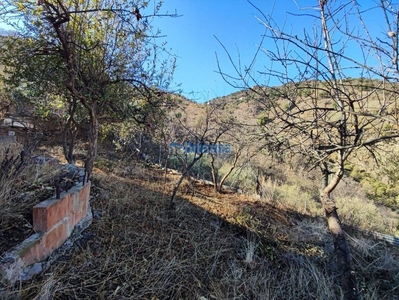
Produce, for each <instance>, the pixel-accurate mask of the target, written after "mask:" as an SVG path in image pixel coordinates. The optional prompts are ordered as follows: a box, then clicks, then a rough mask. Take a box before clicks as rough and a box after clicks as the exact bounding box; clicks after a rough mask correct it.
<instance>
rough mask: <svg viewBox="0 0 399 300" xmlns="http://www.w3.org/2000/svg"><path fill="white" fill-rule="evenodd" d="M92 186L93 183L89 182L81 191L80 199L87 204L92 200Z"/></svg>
mask: <svg viewBox="0 0 399 300" xmlns="http://www.w3.org/2000/svg"><path fill="white" fill-rule="evenodd" d="M90 186H91V182H90V181H89V182H88V183H87V184H86V185H85V186H84V187H83V188H82V189H81V190H80V191H79V199H80V200H83V201H84V202H85V203H87V202H88V201H89V199H90Z"/></svg>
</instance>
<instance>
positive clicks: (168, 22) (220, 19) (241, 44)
mask: <svg viewBox="0 0 399 300" xmlns="http://www.w3.org/2000/svg"><path fill="white" fill-rule="evenodd" d="M252 3H253V4H254V5H256V6H257V7H258V8H259V9H260V10H261V11H262V12H263V13H264V14H266V15H268V14H270V15H272V16H273V18H275V19H278V20H279V21H280V22H282V23H283V22H284V20H286V19H287V11H289V12H292V13H299V10H298V7H297V6H296V5H295V2H294V1H293V0H280V1H274V0H253V1H252ZM297 3H298V5H301V6H302V5H303V6H306V5H310V4H311V3H312V4H313V5H314V4H317V1H309V0H307V1H304V0H302V1H301V0H298V1H297ZM163 11H169V12H170V13H174V12H175V11H176V12H177V13H178V14H180V15H182V16H181V17H179V18H162V19H160V20H159V19H158V20H156V24H157V25H158V27H159V28H160V29H161V31H162V33H163V34H165V35H167V38H166V40H167V41H168V45H169V47H171V48H172V52H173V53H175V54H176V55H177V56H178V59H177V70H176V72H175V77H174V79H175V82H176V83H181V88H182V89H183V95H185V96H186V97H188V98H190V99H193V100H196V101H200V102H203V101H207V100H210V99H213V98H216V97H218V96H224V95H227V94H230V93H232V92H234V91H237V90H236V89H234V88H233V87H231V86H230V85H229V84H227V83H226V82H225V81H224V80H223V79H222V77H221V76H220V74H218V73H217V72H216V71H217V69H218V66H217V60H216V55H215V53H217V54H218V57H219V59H220V62H221V65H222V67H223V71H225V72H226V73H228V74H232V73H233V70H232V68H231V65H230V64H229V63H228V60H227V56H226V54H225V52H224V50H223V48H222V46H221V45H220V44H219V42H218V41H217V39H216V38H215V36H216V37H217V38H218V39H219V40H220V42H221V43H223V45H224V46H225V47H226V48H227V49H228V50H229V51H230V52H231V55H232V56H233V59H234V60H235V61H238V53H239V55H240V59H241V63H242V65H243V66H245V65H249V64H250V62H251V60H252V58H253V55H254V53H255V52H256V50H257V45H258V44H259V42H260V40H261V36H262V34H264V26H263V25H262V24H260V22H259V21H258V20H257V19H256V16H258V17H261V14H260V12H259V11H257V10H256V9H255V8H254V7H253V6H251V4H250V3H248V1H247V0H165V2H164V4H163ZM290 19H295V18H292V16H291V17H290ZM302 21H303V19H302ZM310 22H312V21H310ZM306 25H310V26H312V25H311V24H303V23H302V24H301V23H297V24H292V26H297V27H298V26H299V27H301V28H304V27H305V26H306ZM289 27H291V24H286V29H288V30H289V29H290V28H289ZM297 29H299V28H297ZM260 63H261V62H259V61H258V64H260Z"/></svg>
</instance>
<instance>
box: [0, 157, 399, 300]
mask: <svg viewBox="0 0 399 300" xmlns="http://www.w3.org/2000/svg"><path fill="white" fill-rule="evenodd" d="M107 157H109V153H108V152H104V151H102V153H101V156H100V158H99V160H98V162H97V167H96V169H95V174H94V178H93V190H92V194H93V199H92V201H91V205H92V209H93V216H94V221H93V224H92V226H91V227H90V228H89V229H88V230H86V231H85V232H84V234H83V238H82V239H81V240H80V241H79V243H78V244H77V245H75V247H74V248H73V250H72V251H70V252H68V253H64V254H63V255H62V256H61V258H59V259H58V260H57V261H56V262H55V263H53V264H52V266H51V267H50V269H49V270H47V271H46V272H44V273H42V274H41V275H39V276H37V277H35V278H33V279H32V280H31V281H29V282H23V283H21V284H19V285H18V286H15V287H3V288H2V290H0V295H1V297H2V299H78V298H79V299H80V298H89V299H94V298H95V299H336V295H339V294H340V290H339V288H338V286H337V285H336V276H337V273H336V270H335V269H334V268H331V265H332V261H333V260H334V259H335V256H334V254H333V244H332V241H331V238H330V236H329V234H328V231H327V228H326V225H325V221H324V219H323V217H322V216H321V215H320V216H316V215H312V214H311V213H309V212H307V210H306V209H305V210H303V211H302V212H298V211H296V210H294V209H293V208H292V207H293V206H292V205H290V203H289V202H286V201H285V200H284V199H282V198H280V197H276V198H275V199H274V200H273V199H259V198H258V197H256V196H250V195H242V194H241V195H239V194H233V193H227V192H226V193H224V194H215V193H214V191H213V189H212V188H210V187H208V186H204V185H203V184H201V183H199V182H189V181H184V183H183V185H182V187H181V190H180V193H179V197H178V199H177V203H176V208H175V210H173V211H170V210H168V209H167V204H168V201H169V198H170V194H171V191H172V189H173V187H174V184H175V182H176V180H177V178H178V175H173V174H168V175H167V176H166V177H165V174H164V171H163V170H160V169H158V168H156V167H151V166H145V165H143V164H142V163H141V162H139V161H132V160H130V159H126V158H127V157H119V158H118V159H116V158H117V157H118V156H115V154H114V155H113V157H114V159H109V158H107ZM285 188H286V189H287V188H288V186H287V185H286V186H285ZM276 189H277V188H276ZM299 195H300V196H301V197H304V193H303V192H300V194H299ZM308 205H309V209H310V210H311V205H317V204H316V203H315V204H311V203H308ZM290 207H291V208H290ZM346 230H347V232H348V234H349V237H350V239H349V240H350V244H351V247H352V249H353V256H354V259H355V261H356V263H357V270H358V272H359V273H358V276H359V282H361V284H362V287H363V295H364V298H363V299H395V298H394V297H395V295H397V289H398V287H399V264H398V261H399V260H398V258H399V252H398V249H397V248H392V247H389V246H387V245H385V244H384V243H382V242H379V241H376V240H373V239H372V238H371V237H370V236H367V235H366V234H365V233H362V231H361V228H355V227H350V226H346Z"/></svg>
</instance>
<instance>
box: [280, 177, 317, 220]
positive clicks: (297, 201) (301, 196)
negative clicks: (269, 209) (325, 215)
mask: <svg viewBox="0 0 399 300" xmlns="http://www.w3.org/2000/svg"><path fill="white" fill-rule="evenodd" d="M277 192H278V195H279V200H278V202H279V203H280V204H283V205H286V206H288V207H291V208H293V209H295V210H297V211H299V212H303V213H306V212H307V213H310V214H312V215H317V214H320V212H321V204H320V203H318V202H316V201H315V200H314V197H312V195H311V194H310V193H309V192H307V191H304V190H303V189H302V188H301V187H300V186H298V185H288V184H283V185H281V186H279V187H278V188H277Z"/></svg>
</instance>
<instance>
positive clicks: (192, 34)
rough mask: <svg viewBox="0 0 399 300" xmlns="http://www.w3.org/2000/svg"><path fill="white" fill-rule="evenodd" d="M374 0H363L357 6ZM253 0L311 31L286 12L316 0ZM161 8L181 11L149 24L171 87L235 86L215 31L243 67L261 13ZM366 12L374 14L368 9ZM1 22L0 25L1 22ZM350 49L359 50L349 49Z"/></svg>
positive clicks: (235, 1)
mask: <svg viewBox="0 0 399 300" xmlns="http://www.w3.org/2000/svg"><path fill="white" fill-rule="evenodd" d="M376 1H377V0H362V1H361V5H362V8H365V7H366V6H369V5H370V4H373V3H376ZM377 2H378V1H377ZM252 3H253V4H254V5H255V6H256V7H258V8H259V9H260V10H261V11H262V12H263V13H264V14H265V15H271V16H272V17H273V19H274V20H276V22H278V25H279V26H283V27H284V30H285V31H286V32H291V33H292V32H295V34H296V33H298V35H301V36H302V35H303V31H304V30H305V29H306V30H307V31H312V27H313V25H314V24H313V22H315V20H314V19H312V18H308V17H294V16H292V15H290V14H289V13H293V14H300V13H313V14H316V15H317V14H318V12H317V11H315V10H313V11H312V10H300V9H299V7H301V8H306V7H310V6H312V5H313V6H314V5H317V3H318V1H317V0H280V1H279V0H252ZM165 12H169V13H175V12H177V13H178V14H179V15H181V17H179V18H170V17H162V18H156V19H155V20H154V25H155V26H156V27H158V28H159V29H160V30H161V31H162V34H164V35H166V38H165V40H166V41H167V43H168V44H167V48H168V49H169V48H171V53H173V54H175V55H176V56H177V69H176V71H175V76H174V85H172V88H173V87H177V85H178V84H181V86H180V88H181V89H182V92H183V95H184V96H186V97H187V98H189V99H192V100H195V101H198V102H204V101H208V100H210V99H213V98H216V97H219V96H224V95H227V94H230V93H232V92H235V91H237V89H235V88H233V87H231V86H230V85H229V84H228V83H226V82H225V81H224V80H223V78H222V77H221V75H220V74H218V73H217V69H218V67H217V60H216V55H215V54H216V53H217V55H218V57H219V62H220V65H221V67H222V70H223V71H224V72H225V73H227V74H234V70H233V68H232V66H231V64H230V63H229V61H228V59H227V55H226V53H225V52H224V50H223V47H222V46H221V45H220V44H219V42H218V41H217V39H216V38H215V36H216V37H217V38H218V39H219V40H220V42H221V43H223V45H224V46H225V47H226V49H227V50H228V51H229V52H230V54H231V56H232V59H233V60H234V61H235V62H238V60H239V57H240V59H241V65H242V66H243V67H244V66H248V65H249V64H250V63H251V61H252V58H253V56H254V54H255V52H256V50H257V46H258V44H259V43H260V41H261V37H262V35H263V34H264V33H265V27H264V26H263V25H262V24H260V22H259V21H258V20H257V19H256V17H260V18H261V19H262V16H261V13H260V12H259V11H258V10H257V9H255V8H254V7H253V6H252V5H251V4H250V3H249V2H248V1H247V0H164V4H163V6H162V9H161V13H165ZM370 15H371V16H372V17H374V16H373V12H371V13H370ZM382 23H383V22H382ZM372 26H373V27H374V28H370V29H371V30H372V31H373V32H374V33H375V32H377V33H383V32H385V33H386V28H384V24H382V25H381V24H378V22H374V23H372ZM0 27H4V26H3V25H2V24H0ZM160 42H161V41H160ZM263 46H264V47H265V48H272V47H273V43H272V42H270V41H269V42H266V43H265V44H264V45H263ZM349 50H350V51H351V52H353V51H358V50H357V49H356V50H354V48H352V49H349ZM263 66H268V67H270V62H269V61H267V60H266V58H265V55H262V54H261V55H259V57H258V59H257V61H256V68H254V69H256V70H262V67H263ZM263 80H264V79H262V78H260V79H259V82H260V83H263V84H273V82H264V81H263ZM275 84H278V83H275Z"/></svg>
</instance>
